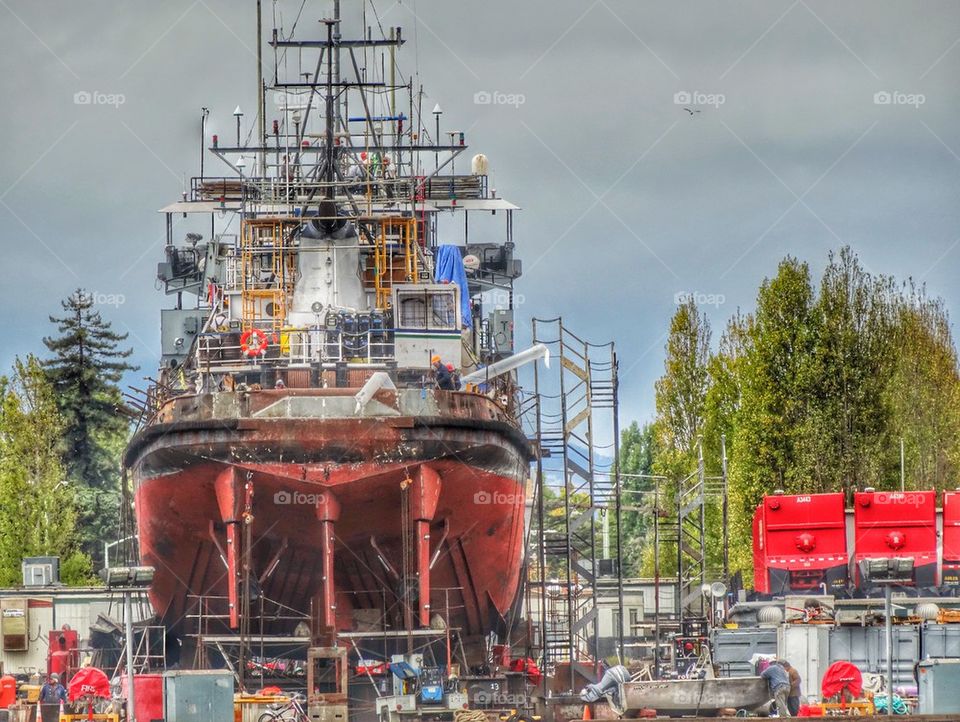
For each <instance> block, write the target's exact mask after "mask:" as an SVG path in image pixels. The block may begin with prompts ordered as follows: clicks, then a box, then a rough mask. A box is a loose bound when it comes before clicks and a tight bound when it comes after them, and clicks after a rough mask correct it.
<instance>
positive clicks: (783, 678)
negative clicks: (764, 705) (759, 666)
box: [760, 662, 790, 717]
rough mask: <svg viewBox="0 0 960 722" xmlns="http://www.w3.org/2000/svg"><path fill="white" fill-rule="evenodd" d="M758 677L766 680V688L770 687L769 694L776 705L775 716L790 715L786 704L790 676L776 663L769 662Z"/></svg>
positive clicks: (788, 694)
mask: <svg viewBox="0 0 960 722" xmlns="http://www.w3.org/2000/svg"><path fill="white" fill-rule="evenodd" d="M760 676H761V677H763V678H764V679H765V680H767V686H769V687H770V694H772V695H773V699H774V701H775V702H776V704H777V715H778V716H780V717H786V716H788V715H789V714H790V705H789V704H787V698H788V697H789V696H790V675H789V674H788V673H787V670H785V669H784V668H783V667H781V666H780V664H779V663H777V662H771V663H770V666H769V667H767V668H766V669H765V670H763V671H762V672H761V673H760Z"/></svg>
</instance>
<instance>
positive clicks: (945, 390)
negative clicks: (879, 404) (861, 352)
mask: <svg viewBox="0 0 960 722" xmlns="http://www.w3.org/2000/svg"><path fill="white" fill-rule="evenodd" d="M891 345H892V347H893V348H894V349H896V354H895V357H894V363H893V372H892V375H891V378H890V381H889V383H888V384H887V387H886V389H885V395H886V399H887V404H888V405H889V409H890V414H891V429H890V433H889V437H890V442H891V443H890V446H892V447H893V449H891V452H892V454H891V455H892V456H893V458H892V459H891V461H890V463H889V465H888V466H889V467H890V471H889V472H888V474H887V479H886V480H887V482H888V483H889V485H890V487H891V488H898V482H899V469H898V468H896V467H898V466H899V454H898V451H899V448H898V446H899V441H900V439H903V443H904V457H905V464H904V467H905V474H904V476H905V482H906V484H907V485H909V486H910V488H913V489H938V490H942V489H945V488H948V487H952V486H954V485H955V484H956V479H957V472H958V461H960V460H958V458H957V452H958V451H960V374H958V362H957V352H956V349H955V348H954V346H953V340H952V338H951V336H950V321H949V319H948V317H947V312H946V309H945V308H944V306H943V301H941V300H940V299H930V298H927V296H926V294H925V293H924V291H923V289H917V288H916V287H914V286H912V285H909V286H908V287H907V293H906V294H905V296H904V298H903V299H902V301H901V302H900V303H899V304H898V308H897V310H896V318H895V321H894V330H893V334H892V338H891ZM891 482H892V483H891Z"/></svg>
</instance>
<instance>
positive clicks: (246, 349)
mask: <svg viewBox="0 0 960 722" xmlns="http://www.w3.org/2000/svg"><path fill="white" fill-rule="evenodd" d="M269 343H270V342H269V341H268V340H267V334H265V333H264V332H263V331H261V330H260V329H259V328H251V329H248V330H246V331H244V332H243V335H241V336H240V350H241V351H243V355H244V356H248V357H250V358H253V357H255V356H262V355H263V354H265V353H266V352H267V346H268V345H269Z"/></svg>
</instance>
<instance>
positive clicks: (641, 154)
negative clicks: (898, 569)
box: [0, 0, 960, 424]
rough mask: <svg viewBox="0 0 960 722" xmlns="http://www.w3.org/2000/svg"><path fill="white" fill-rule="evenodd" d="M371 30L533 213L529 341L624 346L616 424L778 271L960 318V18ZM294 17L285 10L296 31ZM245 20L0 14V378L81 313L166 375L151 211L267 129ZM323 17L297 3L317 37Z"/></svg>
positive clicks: (754, 8)
mask: <svg viewBox="0 0 960 722" xmlns="http://www.w3.org/2000/svg"><path fill="white" fill-rule="evenodd" d="M360 4H361V0H343V5H344V8H345V13H346V14H347V15H348V16H349V15H350V14H351V13H352V15H353V16H354V17H355V16H356V15H357V14H358V12H359V8H360ZM374 4H375V6H376V9H377V10H378V11H379V14H380V16H381V22H382V23H383V25H384V26H385V27H386V26H390V25H400V26H402V27H403V28H404V36H405V37H406V38H407V39H408V43H407V45H406V46H405V47H404V49H403V51H402V53H401V57H400V62H401V67H402V69H403V70H404V71H407V72H416V73H417V74H418V76H419V79H420V81H421V82H422V83H423V84H424V86H425V92H426V99H425V102H424V107H432V105H433V104H434V103H439V104H440V105H441V107H442V109H443V125H444V127H445V128H448V129H456V130H466V131H467V142H468V144H469V145H470V146H471V151H470V152H471V153H472V152H483V153H484V154H485V155H486V156H487V157H488V159H489V162H490V167H491V176H492V180H491V185H492V186H494V187H496V189H497V191H498V193H499V194H500V195H502V196H504V197H506V198H508V199H510V200H512V201H513V202H515V203H516V204H518V205H519V206H521V207H522V208H523V209H524V210H523V211H522V213H520V214H518V217H517V218H516V219H515V241H516V244H517V247H516V253H517V255H518V256H519V257H521V258H522V259H523V261H524V269H525V274H524V277H523V278H522V279H521V280H520V282H519V285H518V292H519V293H520V294H521V296H522V298H521V300H522V303H521V304H520V305H519V307H518V310H517V322H518V330H519V335H520V338H521V341H522V339H523V338H524V337H525V335H526V334H525V329H528V328H529V319H530V318H533V317H540V318H552V317H555V316H557V315H562V316H563V317H564V320H565V322H566V323H567V325H568V326H569V327H570V328H572V329H573V330H574V331H575V332H576V333H577V334H578V335H580V336H582V337H585V338H588V339H590V340H594V341H598V342H601V341H608V340H613V341H614V342H615V343H616V348H617V351H618V354H619V357H620V370H621V423H622V424H625V423H627V422H629V421H630V420H633V419H637V420H641V421H642V420H645V419H648V418H650V417H651V416H652V415H653V412H654V393H653V384H654V381H655V380H656V378H657V377H658V376H659V375H660V374H661V373H662V369H663V356H664V344H665V341H666V330H667V327H668V324H669V318H670V315H671V314H672V312H673V311H674V310H675V308H676V303H677V302H678V300H683V299H684V298H685V297H687V296H688V295H689V294H694V297H695V298H696V300H697V301H698V302H699V303H700V304H701V306H702V307H703V309H704V310H705V311H706V312H707V315H708V317H709V319H710V321H711V323H712V324H713V327H714V337H715V340H716V339H717V338H718V337H719V335H720V332H721V330H722V327H723V325H724V324H725V322H726V319H727V318H729V317H730V316H731V315H732V314H734V313H735V312H736V311H737V310H738V309H740V310H743V311H749V310H751V309H752V308H753V304H754V299H755V295H756V289H757V287H758V285H759V284H760V283H761V282H762V280H763V279H764V278H765V277H767V276H770V275H772V274H773V273H774V272H775V271H776V266H777V263H778V262H779V261H780V260H781V259H782V258H783V257H784V256H785V255H787V254H792V255H794V256H797V257H799V258H801V259H803V260H805V261H808V262H809V263H810V266H811V269H812V271H813V273H814V275H815V276H816V275H818V274H819V273H820V271H821V270H822V269H823V267H824V265H825V264H826V262H827V256H828V253H829V252H830V251H831V250H835V249H838V248H840V247H841V246H844V245H849V246H851V247H852V248H853V249H854V250H855V251H856V252H857V253H858V254H859V256H860V258H861V260H862V261H863V263H864V265H865V266H866V267H867V268H868V269H869V270H870V271H871V272H874V273H882V274H894V275H896V276H897V277H898V278H906V277H908V276H909V277H912V278H914V279H916V280H918V281H920V282H922V283H925V284H926V285H927V288H928V290H929V292H930V293H931V294H932V295H936V296H942V297H943V298H944V299H945V300H946V303H947V307H948V309H949V310H950V311H951V312H952V315H953V317H954V318H956V317H957V316H958V315H960V286H958V284H957V283H956V276H957V271H958V266H960V223H958V220H960V204H958V203H957V197H958V191H960V124H958V123H957V114H958V111H960V87H958V84H957V83H956V78H957V77H958V76H960V4H958V3H957V2H955V1H954V0H946V1H943V2H934V1H927V0H916V1H915V2H902V1H898V2H885V1H883V0H867V1H864V2H861V1H859V0H852V1H849V2H843V3H834V2H820V1H815V0H805V1H804V0H795V1H791V0H759V1H751V2H734V1H731V2H722V3H718V2H706V1H705V0H696V1H694V2H688V1H686V0H670V1H669V2H639V1H638V0H596V1H595V2H590V0H583V1H582V2H574V1H572V0H488V1H487V2H484V3H464V2H456V1H451V0H403V2H393V3H391V2H388V0H379V1H378V2H376V3H374ZM299 5H300V2H298V1H297V0H285V2H283V3H281V4H280V6H279V9H280V10H281V11H282V12H283V13H284V18H285V19H286V22H287V23H288V24H289V21H290V18H291V16H292V15H293V14H295V13H296V10H297V8H298V7H299ZM264 6H265V7H266V8H267V16H268V18H269V15H270V10H271V7H272V3H271V2H270V1H269V0H265V2H264ZM368 7H369V3H368ZM254 8H255V3H254V2H253V0H195V1H191V0H176V1H173V0H170V1H168V2H164V3H157V2H147V1H146V0H127V1H126V2H122V3H119V2H106V1H105V0H92V1H90V2H82V3H80V2H76V0H44V1H43V2H34V1H32V0H0V48H2V50H0V57H2V60H3V63H2V68H0V70H2V72H0V97H2V98H3V99H4V102H2V103H0V129H2V132H0V244H2V248H3V253H4V266H5V272H4V273H3V280H2V281H0V284H2V289H3V291H4V293H3V298H4V299H5V301H4V309H3V312H2V314H0V337H2V338H3V339H4V344H3V346H2V347H0V369H6V368H8V367H9V366H10V364H11V363H12V361H13V358H14V356H16V355H23V354H26V353H31V352H33V353H42V352H43V345H42V341H41V339H42V337H43V336H44V335H47V334H49V333H50V331H51V327H50V324H49V322H48V321H47V317H48V315H50V314H52V313H56V312H57V311H58V310H59V306H58V303H59V299H61V298H63V297H64V296H66V295H68V294H69V293H70V292H71V291H72V290H73V289H74V288H77V287H83V288H85V289H87V290H88V291H92V292H94V293H95V294H96V296H95V297H96V299H97V300H98V301H99V303H100V305H101V310H102V312H103V315H104V316H105V317H106V318H107V319H108V320H110V321H112V322H113V324H114V326H115V328H116V329H117V330H119V331H122V332H126V333H129V334H130V337H129V342H130V344H131V345H132V347H133V350H134V353H133V357H132V359H133V360H134V362H135V363H137V364H138V365H139V366H140V367H141V370H140V371H139V372H136V373H132V374H129V375H128V378H127V379H126V382H127V383H129V384H132V385H135V386H141V387H142V386H143V382H142V380H141V379H142V377H143V376H152V375H153V374H154V369H155V367H156V364H157V359H158V357H159V310H160V308H162V307H164V306H166V305H169V299H166V298H165V297H164V296H163V294H162V293H161V292H160V291H159V290H157V288H156V285H155V281H154V279H155V274H156V263H157V262H158V261H159V260H160V258H161V254H162V250H163V244H164V227H163V216H162V215H161V214H159V213H156V210H157V209H158V208H160V207H162V206H164V205H166V204H167V203H169V202H172V201H174V200H178V199H179V197H180V194H181V193H182V191H183V189H184V185H185V182H186V180H185V179H189V177H190V176H191V175H196V174H197V173H198V155H199V152H198V146H199V137H198V129H199V116H200V108H201V107H203V106H206V107H208V108H210V121H209V122H210V126H209V128H210V129H211V132H218V131H219V132H222V133H230V134H231V135H232V133H233V132H234V131H233V130H232V128H233V117H232V113H233V109H234V107H235V106H237V105H238V104H239V105H240V106H241V107H242V108H247V109H251V110H252V109H253V108H254V107H255V105H256V103H255V100H254V94H255V88H256V80H255V77H256V76H255V71H256V57H255V51H254V49H255V43H256V37H255V25H254V19H255V11H254ZM329 8H330V4H329V3H328V2H312V1H311V0H307V2H306V7H305V8H304V12H303V15H302V17H303V18H304V20H303V21H302V22H303V25H302V26H301V27H303V28H304V29H305V31H306V30H309V29H311V28H312V27H313V25H312V23H313V22H314V21H315V20H317V19H319V18H321V17H325V16H327V15H328V14H329V12H330V10H329ZM266 25H267V27H268V28H269V26H270V23H269V21H268V22H267V23H266ZM345 34H346V33H345ZM252 119H253V113H248V114H247V115H246V116H245V119H244V122H245V130H246V127H247V125H248V124H249V123H250V122H252ZM215 162H216V161H215V159H212V158H209V157H208V160H207V163H208V166H207V167H208V169H209V168H210V167H211V165H212V164H214V163H215ZM471 240H478V239H477V238H475V237H472V238H471Z"/></svg>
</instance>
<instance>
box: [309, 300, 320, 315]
mask: <svg viewBox="0 0 960 722" xmlns="http://www.w3.org/2000/svg"><path fill="white" fill-rule="evenodd" d="M310 310H311V311H313V312H314V313H320V312H321V311H322V310H323V304H322V303H320V302H319V301H314V302H313V303H312V304H311V305H310Z"/></svg>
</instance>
